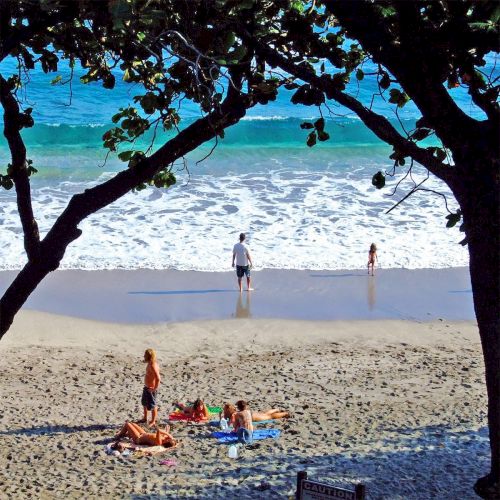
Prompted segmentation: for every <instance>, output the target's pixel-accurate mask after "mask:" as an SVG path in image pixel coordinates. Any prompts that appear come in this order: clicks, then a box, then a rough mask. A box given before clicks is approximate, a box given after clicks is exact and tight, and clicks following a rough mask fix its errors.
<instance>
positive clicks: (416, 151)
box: [256, 45, 454, 182]
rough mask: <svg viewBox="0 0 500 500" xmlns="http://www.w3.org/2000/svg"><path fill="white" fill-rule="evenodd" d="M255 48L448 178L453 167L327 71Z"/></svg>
mask: <svg viewBox="0 0 500 500" xmlns="http://www.w3.org/2000/svg"><path fill="white" fill-rule="evenodd" d="M256 50H257V52H258V53H260V54H261V55H262V56H263V57H265V58H266V60H267V62H268V63H269V64H270V65H271V66H279V67H280V68H281V69H283V70H284V71H286V72H287V73H289V74H291V75H293V76H295V77H296V78H299V79H300V80H302V81H304V82H307V83H310V84H311V85H313V86H314V87H316V88H317V89H319V90H321V91H323V92H324V93H325V94H326V95H327V97H328V98H329V99H333V100H335V101H337V102H338V103H339V104H341V105H343V106H345V107H346V108H348V109H350V110H351V111H353V112H354V113H356V114H357V115H358V116H359V117H360V118H361V120H362V121H363V123H364V124H365V125H366V126H367V127H368V128H369V129H370V130H371V131H372V132H373V133H374V134H375V135H376V136H377V137H378V138H379V139H381V140H382V141H384V142H386V143H387V144H390V145H391V146H393V147H394V148H395V149H397V150H398V151H401V152H402V153H404V154H405V155H408V156H411V157H412V158H413V159H415V160H416V161H418V162H419V163H420V164H422V165H423V166H424V167H426V168H427V169H429V171H430V172H431V173H433V174H434V175H435V176H436V177H439V178H440V179H442V180H444V181H446V182H451V181H452V180H453V177H454V174H453V170H452V169H451V168H450V167H449V166H448V165H446V164H443V163H442V162H440V161H439V160H438V159H437V158H435V157H434V156H433V154H432V152H430V151H427V150H426V149H422V148H419V147H418V146H417V145H416V144H415V143H414V142H412V141H409V140H408V139H405V138H404V137H403V136H402V135H401V134H399V133H398V131H397V130H396V129H395V128H394V127H393V126H392V125H391V123H390V122H389V121H388V120H387V118H385V117H383V116H381V115H379V114H377V113H375V112H374V111H372V110H370V109H368V108H367V107H365V106H364V105H363V104H361V103H360V102H359V101H358V100H357V99H355V98H354V97H351V96H350V95H348V94H346V93H344V92H341V91H340V90H338V89H337V88H336V87H335V84H334V83H333V81H332V79H331V77H330V76H328V75H322V76H317V75H316V73H315V72H314V70H312V69H311V68H310V67H309V66H307V65H305V64H296V63H294V62H292V61H290V60H289V59H287V58H285V57H283V56H282V55H280V54H278V53H277V52H275V51H274V50H273V49H272V48H270V47H268V46H264V45H259V46H258V47H257V48H256Z"/></svg>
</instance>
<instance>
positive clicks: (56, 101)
mask: <svg viewBox="0 0 500 500" xmlns="http://www.w3.org/2000/svg"><path fill="white" fill-rule="evenodd" d="M14 71H15V67H14V66H13V64H12V62H9V61H6V62H3V63H0V73H1V74H2V75H4V76H8V75H9V74H10V73H12V72H14ZM80 71H81V70H80ZM58 74H62V75H63V78H64V77H65V76H67V74H65V72H64V70H63V71H61V72H60V73H58ZM78 74H79V72H78V71H77V75H76V76H77V78H76V79H75V81H74V83H73V86H72V91H71V92H70V89H69V86H68V85H66V86H61V85H58V86H53V85H51V84H50V81H51V80H52V79H53V78H54V76H55V75H54V74H51V75H44V74H43V73H42V72H41V70H38V71H35V72H34V73H33V74H32V77H31V81H30V83H29V84H28V85H27V86H26V87H25V88H24V89H23V91H22V94H21V97H22V99H23V100H24V103H25V107H33V108H34V112H33V116H34V119H35V126H34V127H33V128H31V129H27V130H24V131H23V137H24V139H25V142H26V144H27V147H28V157H29V158H31V159H32V160H33V162H34V163H33V165H34V167H35V168H37V169H38V174H36V175H34V176H33V177H32V194H33V208H34V212H35V216H36V219H37V221H38V224H39V227H40V232H41V235H42V236H43V235H44V234H45V233H46V232H47V231H48V230H49V228H50V227H51V225H52V224H53V222H54V221H55V219H56V218H57V217H58V215H59V214H60V213H61V212H62V211H63V210H64V208H65V206H66V205H67V203H68V201H69V199H70V198H71V196H72V195H74V194H76V193H79V192H82V191H83V190H85V189H87V188H89V187H91V186H94V185H95V184H96V183H99V182H102V181H103V180H105V179H108V178H110V177H111V176H113V175H114V174H115V173H116V172H118V171H119V170H121V169H123V168H126V167H125V164H124V163H123V162H121V161H119V160H118V159H117V158H116V157H115V156H109V157H108V158H106V150H104V148H103V147H102V134H103V133H104V132H105V131H106V130H107V128H109V127H110V126H111V116H112V115H113V114H115V113H116V112H117V110H118V109H119V108H120V107H123V106H127V105H128V104H132V102H133V101H132V99H133V96H134V95H136V94H137V93H139V89H137V88H136V87H133V86H131V85H128V84H126V83H124V82H121V81H120V78H117V81H118V85H117V88H116V89H115V90H114V91H109V90H106V89H103V88H102V87H100V86H99V85H98V84H90V85H82V84H80V83H79V81H78ZM371 83H373V82H371ZM349 91H350V92H353V93H355V94H356V95H357V96H358V98H359V99H361V100H362V102H364V103H365V104H366V105H369V104H370V103H371V102H372V100H373V109H374V110H375V111H377V112H379V113H383V114H385V115H386V116H387V117H388V118H389V119H390V120H391V122H393V123H394V124H395V126H397V127H401V126H404V127H405V128H406V129H407V130H411V128H412V127H413V125H414V123H415V120H416V119H417V118H418V117H419V114H418V112H417V111H416V109H415V108H414V106H412V105H411V103H410V105H408V106H407V107H405V108H404V109H403V110H400V111H399V117H396V116H395V114H394V110H393V109H392V107H391V106H388V105H387V103H386V102H385V101H384V100H383V99H382V98H380V96H378V97H377V96H375V98H374V99H373V89H372V88H371V87H370V81H369V78H365V80H363V81H362V82H358V83H356V82H354V83H353V84H352V85H351V87H350V89H349ZM454 92H455V93H454V96H456V99H457V101H458V102H459V103H460V105H461V107H463V109H465V110H467V112H470V113H471V114H474V113H476V110H475V109H474V108H473V107H472V105H471V103H470V98H469V97H468V96H467V94H466V93H465V92H464V91H463V89H457V90H456V91H454ZM289 98H290V92H285V93H283V94H281V95H280V96H279V98H278V99H277V101H276V102H274V103H271V104H270V105H268V106H261V107H256V108H254V109H252V110H251V111H250V112H249V114H248V116H247V117H246V118H245V119H244V120H243V121H241V122H240V123H239V124H237V125H235V126H234V127H232V128H231V129H228V130H227V131H226V137H225V138H224V139H223V140H219V144H218V146H217V147H216V148H215V150H214V151H213V152H212V154H211V155H210V156H209V157H208V158H206V159H204V158H205V156H206V155H207V154H208V153H209V152H210V150H211V148H212V146H213V143H209V144H206V145H204V146H203V147H202V148H200V149H199V150H196V151H194V152H192V153H191V154H190V155H189V156H188V157H187V158H186V162H185V163H184V162H179V163H178V164H177V165H175V166H174V169H175V170H176V171H177V174H176V175H177V184H176V185H175V186H173V187H171V188H170V189H168V190H166V189H156V188H148V189H146V190H144V191H140V192H137V193H129V194H128V195H126V196H125V197H123V198H122V199H120V200H119V201H117V202H116V203H114V204H112V205H110V206H108V207H106V208H105V209H103V210H101V211H99V212H98V213H96V214H94V215H93V216H91V217H89V218H88V219H87V220H85V221H84V222H83V223H82V224H81V229H82V230H83V235H82V236H81V237H80V238H79V239H78V240H77V241H75V242H74V243H73V244H71V245H70V247H69V248H68V249H67V252H66V255H65V257H64V259H63V261H62V263H61V268H63V269H141V268H149V269H177V270H198V271H224V270H230V269H231V251H232V247H233V245H234V243H236V241H237V239H238V235H239V233H240V232H245V233H247V242H248V244H249V247H250V250H251V253H252V255H253V260H254V264H255V269H256V270H258V269H264V268H270V269H301V270H302V269H311V270H314V269H316V270H319V269H323V270H335V269H360V268H364V267H365V266H366V262H367V256H368V248H369V246H370V244H371V243H372V242H374V243H376V244H377V247H378V255H379V263H380V265H381V267H383V268H408V269H417V268H447V267H457V266H467V265H468V254H467V249H466V248H464V247H462V246H461V245H459V244H458V242H459V241H460V240H461V239H462V238H463V234H462V233H460V232H459V230H458V228H452V229H447V228H446V227H445V226H446V219H445V216H446V215H447V213H448V212H447V211H446V207H445V202H444V200H443V197H442V196H439V195H437V194H433V193H429V192H422V193H416V194H414V195H413V196H411V197H410V198H409V199H408V200H406V201H405V202H403V203H402V204H400V205H399V206H398V207H397V208H395V209H394V210H393V211H391V212H390V213H387V211H388V210H389V209H390V208H391V207H392V206H393V205H395V204H396V203H397V202H398V201H399V200H400V199H401V198H402V197H404V196H405V195H406V194H407V193H408V191H409V190H410V189H411V186H412V185H413V184H412V181H411V180H410V179H407V180H405V181H403V182H402V183H401V184H400V185H399V187H398V189H397V191H396V193H393V191H394V189H395V186H396V183H397V182H398V181H399V180H400V179H401V177H402V173H404V171H398V172H397V175H396V176H395V177H394V178H389V177H388V178H387V185H386V188H385V189H383V190H377V189H376V188H374V187H373V186H372V184H371V178H372V176H373V174H374V173H376V172H377V171H379V170H382V171H385V170H388V171H390V170H391V169H392V161H391V160H389V154H390V153H391V149H390V148H389V147H388V146H387V145H385V144H383V143H382V142H381V141H379V140H378V139H377V138H376V137H375V135H374V134H372V133H371V132H370V131H369V130H368V129H367V128H366V127H365V126H364V125H363V124H362V123H361V122H360V121H359V120H358V119H356V117H354V116H352V115H350V114H349V113H347V111H346V110H343V109H340V108H339V107H338V106H337V105H334V104H329V108H330V109H329V110H328V109H326V108H324V109H323V113H324V116H325V119H326V130H327V131H328V133H329V134H330V137H331V139H330V140H329V141H327V142H324V143H319V144H318V145H316V146H315V147H313V148H309V147H308V146H307V145H306V136H307V131H306V130H302V129H301V128H300V123H302V122H303V121H304V120H306V119H317V118H319V112H318V110H317V108H308V107H300V106H294V105H292V104H291V103H290V102H289ZM183 109H184V116H185V117H186V118H185V120H184V121H183V122H182V123H181V126H185V125H187V124H189V123H190V122H191V121H192V120H194V119H196V117H197V116H199V114H198V111H197V110H196V108H194V107H192V106H191V107H190V106H189V105H185V106H184V107H183ZM167 139H168V135H166V134H163V135H161V134H160V135H159V136H158V137H157V143H156V144H157V145H161V143H162V142H163V141H164V140H167ZM144 144H145V141H144ZM200 160H202V161H200ZM8 162H9V152H8V149H7V147H6V143H5V140H4V139H3V137H2V138H1V139H0V165H2V168H1V169H0V172H2V173H5V171H4V169H5V165H6V164H7V163H8ZM426 176H427V174H426V171H425V169H423V168H421V167H418V166H415V167H414V173H413V179H414V180H415V181H416V182H419V181H420V180H422V179H424V178H425V177H426ZM425 187H426V188H427V189H430V190H434V191H437V192H439V193H442V194H444V195H445V196H446V198H447V204H448V208H449V209H450V210H456V208H457V204H456V202H455V200H454V199H453V196H452V194H451V193H450V191H449V190H448V189H447V187H446V186H445V185H444V184H443V183H441V182H440V181H439V180H438V179H435V178H433V177H432V176H431V177H430V178H429V179H428V180H427V181H426V183H425ZM0 247H1V248H2V252H1V255H0V270H15V269H20V268H21V267H22V266H23V265H24V264H25V262H26V257H25V255H24V251H23V237H22V231H21V225H20V222H19V217H18V214H17V209H16V200H15V193H14V191H13V190H11V191H5V190H1V191H0Z"/></svg>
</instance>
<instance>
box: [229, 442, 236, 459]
mask: <svg viewBox="0 0 500 500" xmlns="http://www.w3.org/2000/svg"><path fill="white" fill-rule="evenodd" d="M227 456H228V457H229V458H238V447H237V446H236V445H235V444H232V445H231V446H230V447H229V450H228V452H227Z"/></svg>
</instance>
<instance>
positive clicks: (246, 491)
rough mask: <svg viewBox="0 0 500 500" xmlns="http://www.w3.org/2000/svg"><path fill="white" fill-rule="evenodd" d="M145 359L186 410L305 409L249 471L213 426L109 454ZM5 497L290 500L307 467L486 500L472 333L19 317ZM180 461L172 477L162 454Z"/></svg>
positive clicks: (449, 327)
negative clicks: (162, 448)
mask: <svg viewBox="0 0 500 500" xmlns="http://www.w3.org/2000/svg"><path fill="white" fill-rule="evenodd" d="M147 347H153V348H155V349H157V351H158V355H159V361H160V366H161V370H162V375H163V384H162V386H161V390H160V396H161V401H162V406H161V409H160V420H161V421H165V418H166V416H167V414H168V412H169V411H170V410H171V408H172V402H173V401H175V400H184V401H186V400H192V399H194V398H196V397H202V398H203V399H205V401H206V402H208V403H209V404H212V405H215V404H221V403H222V402H224V401H235V400H236V399H239V398H245V399H248V400H249V401H250V402H251V404H252V407H253V408H255V409H265V408H268V407H275V406H277V407H281V408H285V409H289V410H291V411H292V412H293V417H292V418H290V419H288V420H283V421H278V422H276V423H275V424H274V425H272V427H275V428H279V429H281V430H282V434H281V436H280V438H279V439H277V440H264V441H258V442H257V445H256V446H255V447H252V449H248V448H247V449H243V450H241V454H240V457H239V458H238V459H237V460H231V459H229V458H228V456H227V452H228V448H227V445H219V444H217V443H216V442H215V440H213V439H211V438H209V437H207V436H208V434H209V428H208V427H207V426H202V425H187V424H181V423H176V424H174V426H173V427H174V430H173V433H174V435H176V436H178V437H179V438H180V439H182V441H183V444H182V446H181V447H179V448H178V449H177V450H175V451H173V452H172V453H171V454H169V455H163V456H160V457H143V458H137V457H127V458H124V457H123V458H122V457H112V456H108V455H106V454H105V452H104V449H105V444H106V443H108V442H109V441H110V438H111V437H112V435H113V433H114V432H115V431H116V429H117V428H118V427H119V425H121V424H122V423H123V421H124V420H126V419H134V418H138V417H139V416H140V413H141V411H140V410H141V409H140V404H139V400H140V393H141V389H142V377H143V371H144V365H143V363H142V362H141V357H142V354H143V351H144V349H145V348H147ZM0 377H1V380H2V383H1V387H0V423H1V430H0V434H1V437H0V439H1V447H0V484H1V485H2V492H3V493H2V495H1V496H4V495H5V497H7V498H14V497H16V498H26V497H28V496H34V497H42V498H53V497H55V498H59V497H66V498H76V497H78V498H79V497H81V498H93V497H101V498H114V497H116V498H118V497H120V498H123V497H129V496H132V497H133V498H150V497H155V498H156V497H157V496H158V497H165V498H192V499H194V498H288V497H289V496H291V495H293V491H294V486H295V477H296V472H297V471H298V470H302V469H306V470H307V471H308V473H309V475H310V476H311V477H312V478H317V479H320V480H328V481H331V482H334V483H336V484H339V485H343V486H347V485H349V484H352V483H353V482H357V481H361V482H364V483H365V484H366V487H367V492H368V498H394V499H395V498H401V499H403V498H404V499H411V498H426V499H427V498H474V493H473V491H472V485H473V483H474V481H475V479H476V478H477V477H479V475H481V474H484V473H485V472H487V465H488V456H489V450H488V441H487V430H486V415H485V414H486V397H485V387H484V382H483V363H482V357H481V351H480V344H479V336H478V333H477V326H476V325H475V324H474V323H472V322H453V323H452V322H447V321H437V322H431V323H421V322H420V323H419V322H410V321H399V320H383V321H382V320H377V321H345V322H341V321H336V322H333V321H332V322H327V321H324V322H318V321H314V322H313V321H290V320H266V319H259V320H256V319H242V320H236V319H235V320H223V321H203V322H190V323H177V324H162V325H150V326H145V325H116V324H106V323H97V322H92V321H86V320H81V319H73V318H67V317H61V316H52V315H49V314H46V313H36V312H30V311H24V312H22V313H21V314H20V315H19V317H18V318H17V319H16V322H15V324H14V326H13V328H12V329H11V331H10V332H9V333H8V334H7V336H6V337H5V338H4V339H3V340H2V341H1V342H0ZM167 457H168V458H175V459H176V461H177V465H176V466H175V467H168V466H164V465H160V461H161V459H162V458H167Z"/></svg>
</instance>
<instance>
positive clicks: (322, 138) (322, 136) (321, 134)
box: [318, 130, 330, 142]
mask: <svg viewBox="0 0 500 500" xmlns="http://www.w3.org/2000/svg"><path fill="white" fill-rule="evenodd" d="M318 139H319V140H320V141H321V142H324V141H327V140H328V139H330V134H328V133H326V132H324V131H323V130H318Z"/></svg>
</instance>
